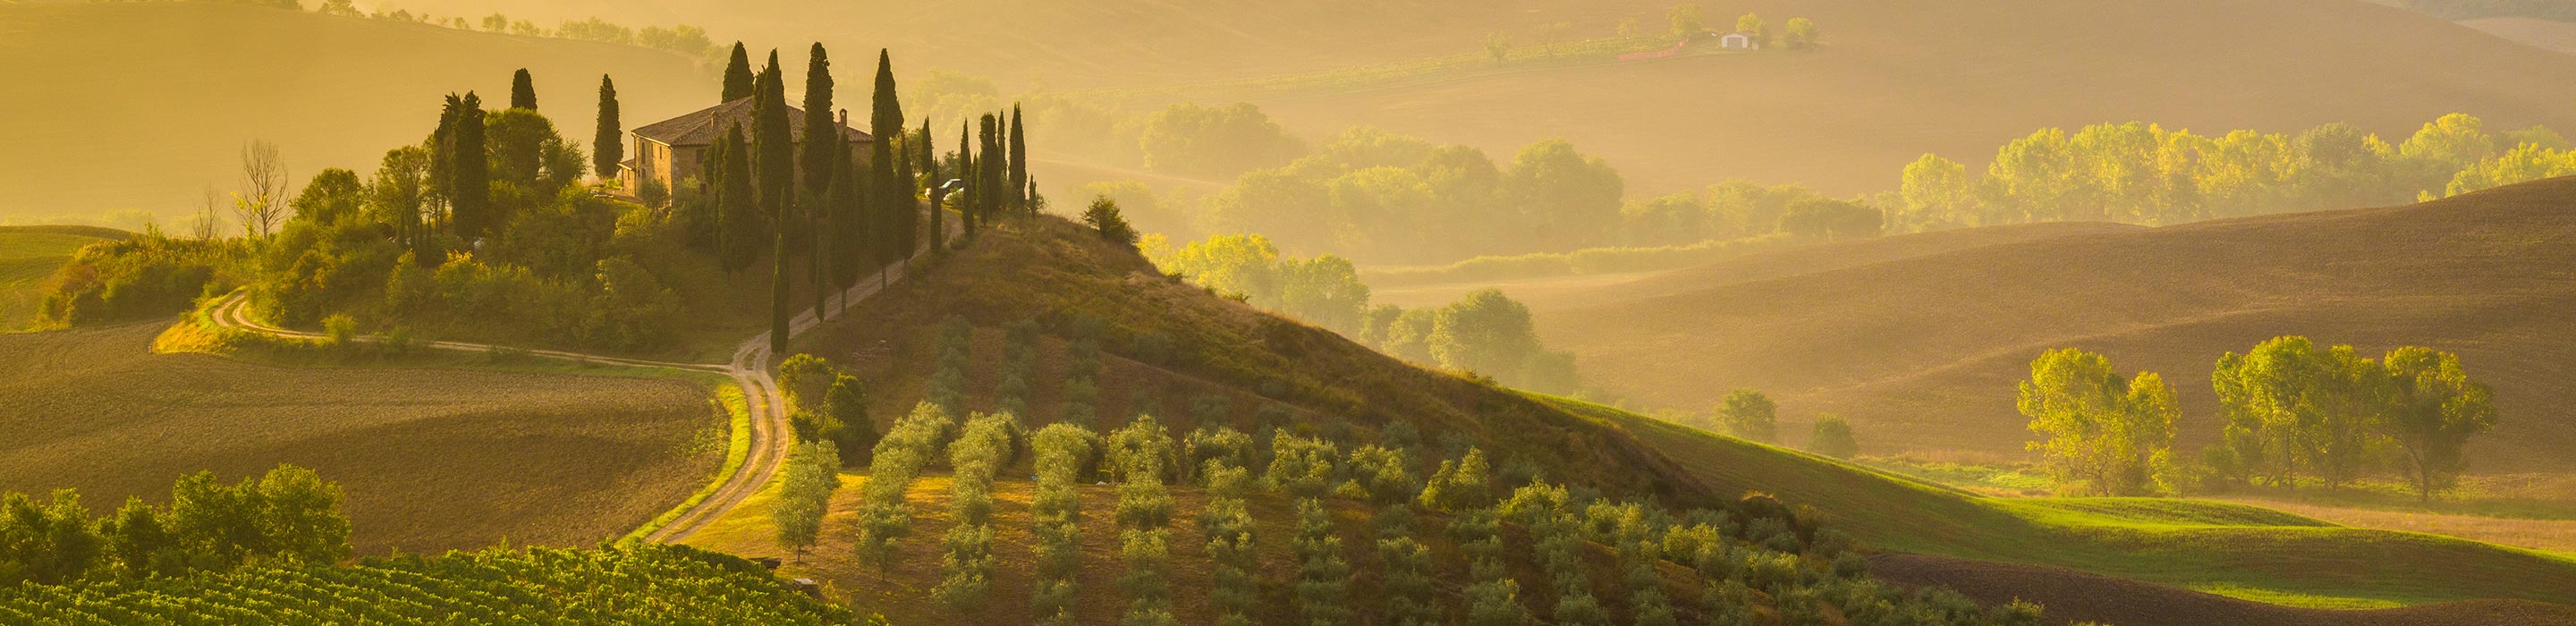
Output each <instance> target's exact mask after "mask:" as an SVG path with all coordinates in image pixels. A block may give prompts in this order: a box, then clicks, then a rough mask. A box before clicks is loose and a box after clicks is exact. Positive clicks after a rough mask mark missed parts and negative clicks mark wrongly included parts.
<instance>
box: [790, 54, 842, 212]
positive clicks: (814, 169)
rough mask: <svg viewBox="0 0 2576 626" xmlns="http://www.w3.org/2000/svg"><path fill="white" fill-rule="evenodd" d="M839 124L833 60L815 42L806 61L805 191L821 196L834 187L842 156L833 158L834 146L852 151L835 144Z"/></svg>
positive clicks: (803, 144)
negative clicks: (835, 113)
mask: <svg viewBox="0 0 2576 626" xmlns="http://www.w3.org/2000/svg"><path fill="white" fill-rule="evenodd" d="M838 126H839V125H838V124H834V123H833V122H832V60H831V58H830V57H829V56H828V55H827V54H826V53H825V52H824V51H823V44H820V43H817V44H814V48H813V49H812V51H811V52H809V53H808V56H807V58H806V62H805V136H804V137H801V138H799V139H800V140H801V146H800V147H801V148H802V149H803V150H804V154H803V155H800V156H802V157H803V163H804V167H803V168H802V169H803V170H804V172H803V173H804V174H805V176H804V180H805V191H806V192H808V193H811V194H813V196H814V197H817V198H820V197H823V195H824V194H826V193H829V192H830V191H831V188H832V171H833V169H835V167H836V164H838V163H840V161H839V160H836V159H834V158H832V150H833V149H834V148H839V149H841V151H842V152H848V151H849V148H848V146H849V144H839V145H834V143H833V141H832V140H833V138H835V137H839V136H840V133H839V132H838V131H836V130H834V129H835V128H837V127H838Z"/></svg>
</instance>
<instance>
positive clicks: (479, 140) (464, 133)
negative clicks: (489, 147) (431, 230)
mask: <svg viewBox="0 0 2576 626" xmlns="http://www.w3.org/2000/svg"><path fill="white" fill-rule="evenodd" d="M456 107H457V109H456V121H455V124H454V127H453V128H451V129H449V130H448V133H447V142H446V143H447V146H446V149H445V150H441V151H440V156H441V157H442V158H444V159H446V160H447V177H448V185H447V189H446V192H447V206H448V226H449V227H450V228H452V229H454V230H455V232H456V237H457V238H458V239H463V240H465V241H466V242H468V243H471V242H473V241H474V240H477V239H481V238H483V237H484V236H485V235H488V234H490V232H491V230H492V227H493V226H494V224H492V223H491V221H492V219H491V218H492V215H491V206H492V173H491V166H490V164H489V163H488V162H487V161H485V160H484V159H485V158H486V157H485V155H484V149H483V98H482V97H480V96H476V95H474V92H471V91H468V92H465V97H464V98H461V99H458V100H457V101H456Z"/></svg>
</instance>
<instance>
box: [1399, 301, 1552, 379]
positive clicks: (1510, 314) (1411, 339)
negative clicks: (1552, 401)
mask: <svg viewBox="0 0 2576 626" xmlns="http://www.w3.org/2000/svg"><path fill="white" fill-rule="evenodd" d="M1358 339H1359V341H1360V343H1363V344H1367V345H1370V346H1372V347H1375V348H1377V349H1378V350H1380V351H1382V352H1385V353H1387V354H1390V355H1394V356H1395V357H1397V358H1402V359H1405V360H1409V361H1413V362H1415V363H1424V364H1434V365H1438V366H1439V367H1440V368H1441V369H1445V370H1450V371H1455V372H1468V373H1473V374H1477V375H1481V376H1490V377H1493V379H1494V380H1495V381H1497V382H1500V383H1502V384H1506V385H1511V386H1514V387H1520V388H1524V389H1529V390H1532V391H1538V392H1542V393H1554V394H1569V393H1573V392H1575V391H1576V390H1577V388H1579V387H1581V386H1582V382H1583V381H1582V376H1581V375H1580V374H1579V373H1577V372H1576V371H1575V368H1574V354H1573V353H1571V352H1562V351H1556V350H1549V349H1547V346H1546V345H1545V344H1544V343H1542V342H1540V341H1539V338H1538V328H1537V326H1536V325H1535V324H1534V323H1533V322H1532V321H1531V318H1530V313H1529V307H1527V306H1524V305H1522V304H1521V303H1520V302H1518V301H1515V300H1512V299H1511V298H1510V297H1508V296H1505V295H1503V292H1502V291H1500V290H1495V289H1484V290H1478V291H1476V292H1473V293H1469V294H1467V296H1466V297H1464V298H1460V299H1459V300H1458V301H1457V302H1455V303H1451V304H1449V305H1448V306H1444V307H1439V308H1416V309H1400V308H1397V307H1395V306H1392V305H1382V306H1379V307H1377V308H1374V309H1370V310H1369V313H1368V317H1367V319H1365V320H1363V326H1362V327H1361V329H1360V334H1359V336H1358Z"/></svg>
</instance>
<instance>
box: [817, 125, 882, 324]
mask: <svg viewBox="0 0 2576 626" xmlns="http://www.w3.org/2000/svg"><path fill="white" fill-rule="evenodd" d="M844 115H845V116H846V115H847V114H846V113H844ZM839 127H840V129H841V130H840V131H839V132H838V133H836V134H835V136H834V137H833V139H834V140H835V141H839V142H841V144H842V145H848V144H849V142H850V140H849V136H850V135H849V133H850V131H849V130H848V129H849V124H847V123H843V124H840V125H839ZM865 180H867V179H866V178H864V177H862V176H861V175H860V174H859V163H858V158H857V157H856V156H854V155H852V154H850V151H849V150H834V151H832V186H831V193H830V194H829V195H830V196H831V199H830V200H829V203H830V204H831V205H832V220H833V223H832V224H831V229H832V232H833V233H834V234H833V237H835V240H836V241H838V242H840V243H839V244H838V245H836V246H835V247H834V249H833V255H832V284H833V286H834V287H835V288H839V289H848V288H849V287H850V286H851V285H854V284H857V283H858V278H859V270H860V269H861V268H863V267H864V262H865V261H867V260H868V259H869V257H870V255H871V254H872V253H874V252H875V251H876V249H877V248H878V247H879V246H878V245H877V242H878V238H876V237H875V236H876V225H875V224H871V223H869V220H868V214H867V213H866V211H865V210H864V208H865V205H866V204H867V202H866V197H867V195H868V193H869V192H870V191H872V190H870V189H868V187H869V186H870V185H869V183H867V182H862V181H865ZM842 306H848V303H846V302H845V303H842Z"/></svg>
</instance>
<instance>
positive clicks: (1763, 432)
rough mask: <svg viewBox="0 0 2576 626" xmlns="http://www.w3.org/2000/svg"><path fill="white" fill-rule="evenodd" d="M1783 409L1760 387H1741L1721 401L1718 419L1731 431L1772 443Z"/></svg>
mask: <svg viewBox="0 0 2576 626" xmlns="http://www.w3.org/2000/svg"><path fill="white" fill-rule="evenodd" d="M1779 409H1780V406H1779V405H1778V404H1774V403H1772V402H1771V397H1770V396H1766V395H1762V392H1760V391H1755V390H1752V389H1737V390H1734V391H1729V392H1727V393H1726V398H1725V399H1723V400H1720V401H1718V405H1717V411H1716V422H1717V425H1718V426H1721V427H1724V428H1726V432H1727V434H1730V435H1734V436H1736V437H1741V438H1744V439H1751V440H1754V441H1760V442H1764V443H1769V442H1771V441H1772V440H1774V439H1776V438H1777V437H1778V436H1779V432H1780V426H1779V424H1780V422H1779Z"/></svg>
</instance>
